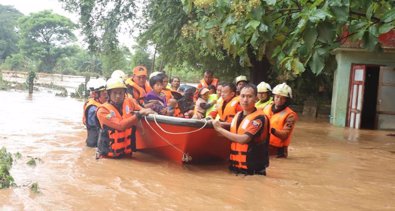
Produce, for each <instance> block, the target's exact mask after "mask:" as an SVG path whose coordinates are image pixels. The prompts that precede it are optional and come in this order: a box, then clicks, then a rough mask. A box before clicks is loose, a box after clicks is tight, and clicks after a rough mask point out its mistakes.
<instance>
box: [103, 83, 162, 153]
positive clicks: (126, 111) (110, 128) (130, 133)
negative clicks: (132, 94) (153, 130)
mask: <svg viewBox="0 0 395 211" xmlns="http://www.w3.org/2000/svg"><path fill="white" fill-rule="evenodd" d="M106 89H107V92H108V96H109V100H108V102H106V103H104V104H102V105H101V106H99V108H98V110H97V117H98V119H99V123H100V128H101V130H100V137H99V141H98V146H97V152H98V153H97V155H98V157H110V158H118V157H122V156H131V155H132V145H133V142H134V141H135V139H136V136H135V130H132V126H135V125H136V124H137V121H139V120H140V119H141V118H142V117H143V116H145V115H148V114H153V113H155V112H154V111H152V109H149V108H148V109H147V108H142V109H141V110H139V111H137V112H135V110H136V106H137V105H136V104H135V101H133V100H132V99H131V98H128V97H126V95H125V92H126V86H125V84H124V83H123V81H122V80H121V79H120V78H110V79H108V81H107V88H106Z"/></svg>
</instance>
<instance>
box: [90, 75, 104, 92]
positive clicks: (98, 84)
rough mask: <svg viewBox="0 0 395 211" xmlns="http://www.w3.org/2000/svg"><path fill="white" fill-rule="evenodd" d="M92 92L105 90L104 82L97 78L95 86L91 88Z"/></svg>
mask: <svg viewBox="0 0 395 211" xmlns="http://www.w3.org/2000/svg"><path fill="white" fill-rule="evenodd" d="M93 90H94V91H104V90H106V80H104V79H103V78H98V79H96V81H95V84H94V86H93Z"/></svg>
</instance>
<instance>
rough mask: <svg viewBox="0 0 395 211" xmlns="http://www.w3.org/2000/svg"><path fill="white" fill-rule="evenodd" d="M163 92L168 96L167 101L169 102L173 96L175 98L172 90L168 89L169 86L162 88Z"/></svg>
mask: <svg viewBox="0 0 395 211" xmlns="http://www.w3.org/2000/svg"><path fill="white" fill-rule="evenodd" d="M162 92H163V94H164V95H165V97H166V103H168V102H169V100H170V99H171V98H173V95H172V94H171V90H170V89H168V88H164V89H163V90H162Z"/></svg>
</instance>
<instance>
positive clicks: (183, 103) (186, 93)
mask: <svg viewBox="0 0 395 211" xmlns="http://www.w3.org/2000/svg"><path fill="white" fill-rule="evenodd" d="M181 88H184V87H180V89H178V90H179V92H180V93H182V94H183V96H182V97H181V99H179V100H178V108H179V109H180V111H181V113H182V114H183V116H184V118H191V117H192V116H193V110H194V109H195V102H194V101H193V95H194V93H195V92H196V88H195V87H185V89H181Z"/></svg>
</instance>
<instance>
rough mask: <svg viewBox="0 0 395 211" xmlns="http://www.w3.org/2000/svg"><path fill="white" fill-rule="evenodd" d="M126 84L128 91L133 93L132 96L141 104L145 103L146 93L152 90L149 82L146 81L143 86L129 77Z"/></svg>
mask: <svg viewBox="0 0 395 211" xmlns="http://www.w3.org/2000/svg"><path fill="white" fill-rule="evenodd" d="M125 84H126V86H127V88H128V93H129V94H131V95H132V97H133V98H134V99H136V100H137V102H138V103H140V105H143V103H144V97H145V95H147V93H148V92H150V91H151V90H152V89H151V86H150V85H149V83H148V82H147V81H146V82H145V85H144V88H143V87H141V86H139V85H138V84H136V83H135V82H134V81H133V80H132V79H131V78H128V79H127V80H126V81H125Z"/></svg>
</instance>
